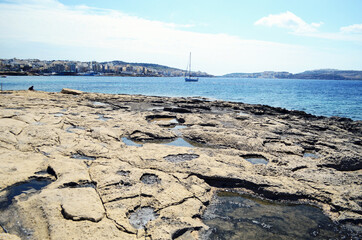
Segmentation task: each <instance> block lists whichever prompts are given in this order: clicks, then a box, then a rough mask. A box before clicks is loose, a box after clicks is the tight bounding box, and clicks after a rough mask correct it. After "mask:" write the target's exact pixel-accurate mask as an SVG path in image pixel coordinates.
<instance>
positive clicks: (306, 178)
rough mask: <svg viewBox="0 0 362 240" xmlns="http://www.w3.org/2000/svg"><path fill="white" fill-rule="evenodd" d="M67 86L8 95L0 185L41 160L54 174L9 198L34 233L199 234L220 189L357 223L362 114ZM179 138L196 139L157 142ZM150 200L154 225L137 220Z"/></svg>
mask: <svg viewBox="0 0 362 240" xmlns="http://www.w3.org/2000/svg"><path fill="white" fill-rule="evenodd" d="M63 92H64V93H50V92H39V91H6V93H5V92H2V94H0V98H1V110H2V111H1V112H0V118H1V121H0V122H2V123H0V124H1V125H0V131H1V139H0V147H1V148H0V154H1V155H0V158H1V159H2V161H1V163H0V164H1V166H0V167H1V168H0V169H3V172H2V174H1V175H0V188H1V189H6V188H8V187H11V186H14V185H16V184H17V183H20V182H26V181H29V179H34V178H36V179H39V178H41V175H40V174H39V173H37V172H40V171H45V175H43V177H46V178H48V179H50V180H51V182H50V183H49V185H47V186H44V187H43V188H42V189H41V190H39V191H38V192H37V193H36V194H30V195H27V196H23V195H19V196H16V197H15V198H14V199H15V200H16V201H15V202H16V203H13V204H11V206H12V207H14V208H16V209H17V211H19V216H21V217H20V221H21V222H22V225H23V226H25V228H27V229H31V230H32V231H33V233H32V237H33V238H34V239H47V236H48V237H49V236H50V238H56V237H65V236H72V235H74V236H77V237H79V238H89V237H90V236H92V237H99V239H107V238H108V239H113V238H117V237H118V238H120V237H121V238H122V237H123V238H128V239H133V238H135V237H139V236H151V237H152V238H155V239H158V238H166V239H170V238H172V236H176V235H177V236H178V234H181V233H180V231H181V230H182V231H183V229H186V230H185V232H183V233H182V234H181V235H183V234H186V233H188V234H191V233H192V232H193V233H194V234H196V235H197V234H198V233H199V232H200V231H202V230H205V229H207V228H208V227H207V226H206V225H205V224H203V222H202V219H201V216H202V213H203V212H204V211H205V209H206V208H207V206H208V205H209V204H210V201H211V199H212V196H213V193H214V192H215V191H217V190H218V189H229V190H230V189H233V190H236V191H241V192H246V193H249V194H251V195H256V196H259V197H263V198H266V199H270V200H277V201H292V202H301V203H308V204H312V205H317V206H318V207H320V208H321V209H323V212H324V213H325V214H326V215H327V216H329V217H330V218H331V219H332V220H333V221H336V222H339V223H351V224H355V225H356V226H359V227H361V224H362V218H361V212H362V209H361V206H360V200H359V199H361V197H362V196H361V192H362V191H361V190H362V189H361V185H362V184H361V183H362V182H361V179H360V175H361V171H362V170H361V169H362V162H361V156H362V148H361V146H362V121H353V120H351V119H348V118H340V117H322V116H314V115H312V114H308V113H305V112H303V111H297V110H291V111H290V110H286V109H283V108H274V107H270V106H267V105H253V104H244V103H237V102H228V101H221V100H216V101H210V100H208V99H206V98H201V99H200V98H192V97H182V98H180V97H157V96H145V95H125V94H100V93H84V92H80V91H76V90H68V91H63ZM177 126H179V128H176V127H177ZM181 127H182V128H181ZM174 128H175V129H174ZM122 138H127V139H129V140H131V141H134V142H141V143H142V146H129V145H127V144H126V143H124V142H123V141H122ZM175 140H187V141H190V142H195V143H197V144H195V146H189V147H182V146H177V145H171V146H170V145H164V144H159V143H158V142H160V141H161V142H162V141H163V142H168V143H172V142H173V141H175ZM249 156H254V157H255V156H257V157H259V158H264V159H266V161H267V164H253V163H251V162H249V161H247V159H248V157H249ZM175 193H177V194H175ZM1 194H2V195H0V197H4V194H6V191H5V192H4V191H1ZM0 199H1V198H0ZM84 202H87V203H89V204H88V205H87V204H84ZM151 208H152V209H153V210H152V211H154V216H153V215H152V214H151V215H150V216H151V217H150V219H151V220H150V219H149V221H147V222H146V224H145V226H147V227H145V226H143V227H142V226H141V227H140V228H138V229H137V228H135V227H134V225H132V224H131V223H130V220H129V219H130V218H131V216H134V215H132V214H133V213H135V212H137V211H138V210H142V209H143V210H145V211H146V210H147V211H148V210H149V209H151ZM152 216H153V217H152ZM180 216H182V221H180ZM193 216H199V217H193ZM32 218H34V219H33V220H31V219H32ZM1 220H2V219H0V225H1V226H3V223H2V221H1ZM45 222H47V224H45V225H44V223H45ZM5 228H6V229H8V227H6V226H5ZM85 228H88V229H101V230H100V231H99V233H96V232H88V233H86V232H85V231H79V229H85ZM46 229H48V230H46ZM49 229H51V230H49ZM176 233H177V234H176ZM89 234H93V235H89ZM94 234H95V235H94ZM102 234H105V235H102ZM175 234H176V235H175ZM181 235H180V236H181Z"/></svg>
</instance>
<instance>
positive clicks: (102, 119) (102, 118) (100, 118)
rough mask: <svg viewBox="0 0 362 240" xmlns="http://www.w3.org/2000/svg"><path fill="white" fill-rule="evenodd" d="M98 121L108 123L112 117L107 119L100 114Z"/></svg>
mask: <svg viewBox="0 0 362 240" xmlns="http://www.w3.org/2000/svg"><path fill="white" fill-rule="evenodd" d="M97 119H98V120H101V121H104V122H106V121H108V120H109V119H112V118H110V117H105V116H104V115H103V114H98V118H97Z"/></svg>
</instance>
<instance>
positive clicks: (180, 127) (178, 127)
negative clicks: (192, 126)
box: [173, 125, 187, 130]
mask: <svg viewBox="0 0 362 240" xmlns="http://www.w3.org/2000/svg"><path fill="white" fill-rule="evenodd" d="M184 128H187V126H182V125H176V126H175V127H174V128H173V130H179V129H184Z"/></svg>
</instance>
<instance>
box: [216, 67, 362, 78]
mask: <svg viewBox="0 0 362 240" xmlns="http://www.w3.org/2000/svg"><path fill="white" fill-rule="evenodd" d="M222 77H231V78H279V79H335V80H362V71H353V70H336V69H318V70H311V71H305V72H302V73H296V74H293V73H289V72H273V71H266V72H258V73H230V74H226V75H223V76H222Z"/></svg>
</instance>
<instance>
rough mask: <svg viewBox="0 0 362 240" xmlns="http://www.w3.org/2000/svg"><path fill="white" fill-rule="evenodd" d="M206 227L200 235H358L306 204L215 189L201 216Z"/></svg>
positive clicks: (327, 237)
mask: <svg viewBox="0 0 362 240" xmlns="http://www.w3.org/2000/svg"><path fill="white" fill-rule="evenodd" d="M202 219H203V221H204V223H205V224H206V225H208V226H209V227H210V229H209V230H208V231H205V232H203V233H202V234H201V239H210V240H213V239H225V240H226V239H359V236H361V235H358V233H356V232H352V231H351V230H350V229H347V228H346V227H345V226H342V225H337V224H335V223H333V222H332V221H331V220H330V219H329V218H328V217H327V216H325V215H324V214H323V213H322V211H321V210H320V209H318V208H316V207H312V206H307V205H292V204H281V203H276V202H271V201H265V200H261V199H256V198H252V197H247V196H244V195H239V194H236V193H230V192H218V193H217V194H216V195H215V196H214V197H213V199H212V201H211V204H210V205H209V206H208V208H207V209H206V211H205V213H204V214H203V216H202Z"/></svg>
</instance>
